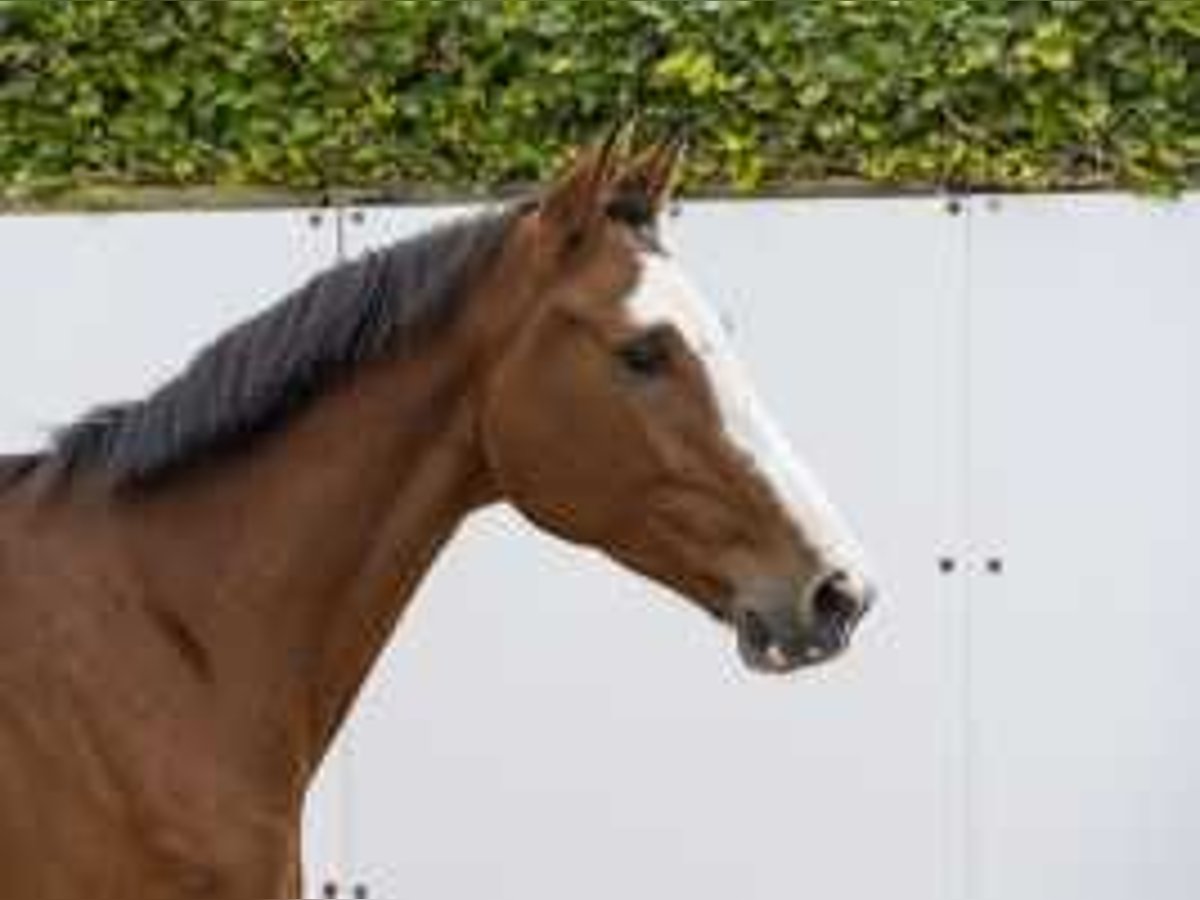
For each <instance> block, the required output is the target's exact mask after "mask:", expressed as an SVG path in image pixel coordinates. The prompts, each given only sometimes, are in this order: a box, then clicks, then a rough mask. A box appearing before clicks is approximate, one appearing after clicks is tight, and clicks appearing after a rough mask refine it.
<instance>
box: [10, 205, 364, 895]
mask: <svg viewBox="0 0 1200 900" xmlns="http://www.w3.org/2000/svg"><path fill="white" fill-rule="evenodd" d="M334 225H335V223H334V222H333V220H332V218H331V217H330V216H329V215H328V214H323V215H321V217H320V218H319V220H317V219H313V218H312V217H311V216H310V214H309V213H308V212H306V211H293V212H233V213H228V212H227V213H188V214H182V213H156V214H136V215H134V214H120V215H87V216H8V217H0V452H5V451H16V450H28V449H33V448H36V447H39V446H41V445H42V444H43V443H44V441H45V438H46V435H47V433H48V431H49V430H50V429H52V428H53V427H54V426H56V425H59V424H61V423H63V422H67V421H70V420H71V419H73V418H74V417H76V416H78V415H79V414H80V413H82V412H83V411H85V410H86V409H88V408H90V407H92V406H94V405H96V404H100V403H105V402H112V401H116V400H123V399H130V398H134V397H139V396H142V395H144V394H145V393H147V392H148V391H149V390H150V389H151V388H153V387H154V386H155V385H156V384H157V383H159V382H160V381H162V380H163V379H164V378H167V377H169V376H171V375H173V374H174V373H175V372H176V371H178V370H179V369H180V368H181V367H182V366H183V364H184V363H185V362H186V361H187V360H188V359H189V358H190V357H191V356H192V355H193V354H194V353H195V352H196V351H197V350H199V349H200V347H201V346H203V345H204V344H205V343H207V342H208V341H209V340H211V339H212V338H213V337H215V336H216V335H217V334H219V333H220V332H222V331H224V330H225V329H227V328H229V327H230V326H232V325H233V324H235V323H236V322H238V321H240V320H242V319H244V318H246V317H248V316H250V315H252V314H253V313H254V312H256V311H258V310H259V309H262V308H263V307H264V306H266V305H269V304H270V303H272V302H274V301H276V300H278V299H279V298H280V297H282V296H283V294H285V293H286V292H287V291H289V290H290V289H291V288H293V287H296V286H298V285H299V284H300V283H301V282H302V281H303V280H304V279H305V278H306V277H307V276H308V275H309V274H311V273H313V272H315V271H317V270H319V269H321V268H324V267H326V266H329V265H331V264H332V263H333V262H334V261H335V259H336V247H337V240H336V229H335V227H334ZM333 768H334V767H330V773H329V774H327V775H326V776H325V778H324V779H323V780H322V782H321V785H320V786H319V787H318V789H317V790H316V791H315V792H314V795H313V798H312V799H311V801H310V810H311V813H310V821H311V822H312V826H311V828H310V830H309V835H308V837H309V845H310V862H311V864H312V865H311V871H312V873H313V878H314V879H318V880H323V879H325V878H328V877H330V875H331V874H332V873H333V872H335V871H336V866H335V862H336V861H335V859H334V855H335V853H336V850H337V844H338V838H337V834H336V830H337V823H338V821H339V817H340V812H339V811H340V808H341V805H342V801H341V796H340V786H339V785H338V780H339V776H338V775H337V773H336V772H334V771H333Z"/></svg>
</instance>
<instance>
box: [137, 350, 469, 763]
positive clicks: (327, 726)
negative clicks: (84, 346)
mask: <svg viewBox="0 0 1200 900" xmlns="http://www.w3.org/2000/svg"><path fill="white" fill-rule="evenodd" d="M471 393H472V392H471V385H470V376H469V372H468V370H467V366H466V365H465V363H463V362H461V361H459V360H457V359H456V354H455V353H454V350H453V346H452V343H448V344H446V345H443V346H442V348H441V349H440V350H438V351H433V350H431V351H429V352H427V353H424V354H419V355H416V356H412V357H410V358H406V359H399V360H390V361H386V362H380V363H376V364H374V365H371V366H368V367H367V368H366V369H365V370H364V371H361V372H359V373H358V374H357V375H356V376H355V377H353V378H351V379H350V380H348V381H347V382H346V383H345V384H343V385H342V386H341V387H339V388H336V389H334V390H333V391H331V392H330V393H329V394H327V395H326V396H324V397H323V398H321V399H320V400H319V401H317V402H316V403H315V404H314V405H313V406H312V408H310V409H309V410H308V411H307V412H306V413H305V414H304V415H303V416H301V417H300V418H299V419H298V420H296V421H295V422H294V423H292V424H291V425H289V427H288V428H286V429H284V430H283V431H281V432H278V433H276V434H275V435H273V436H271V437H269V438H267V439H265V441H264V442H263V444H261V445H260V446H258V447H256V448H254V449H253V450H251V451H249V452H247V453H245V454H244V455H243V456H241V457H238V458H233V459H230V460H227V461H225V462H222V463H219V464H215V465H213V466H211V467H209V468H208V469H206V470H203V471H200V472H197V473H195V474H194V475H190V476H187V477H185V478H183V479H181V480H180V482H179V483H178V484H176V485H173V486H167V487H165V488H163V489H162V490H161V492H160V493H157V494H155V493H152V494H149V495H147V496H146V497H145V499H143V500H141V501H136V502H134V503H132V504H129V505H128V506H127V507H126V508H125V509H124V510H123V511H122V512H121V514H120V516H119V519H120V521H121V525H122V527H120V528H119V529H117V531H118V533H119V534H120V536H121V537H120V539H121V540H123V541H124V542H125V546H124V547H122V548H121V556H122V557H124V558H128V559H132V560H134V563H133V565H134V566H135V567H136V570H137V574H136V577H137V579H138V583H139V584H141V585H145V590H144V593H145V595H146V597H147V599H146V601H145V602H146V603H147V604H148V605H150V606H152V607H157V608H154V609H153V610H152V612H153V615H152V616H151V619H152V620H153V621H155V622H158V623H160V624H161V623H167V624H166V627H163V628H161V629H160V630H162V631H163V634H164V637H165V638H167V639H169V640H170V641H173V642H174V643H175V644H176V645H178V649H179V651H180V652H179V654H178V656H179V661H180V662H183V663H186V664H187V665H186V666H184V667H182V669H187V668H190V670H191V673H190V675H189V676H188V677H191V678H193V679H194V680H198V681H202V682H206V683H207V689H208V690H209V691H211V692H213V693H215V694H216V695H217V696H218V697H219V700H220V703H221V705H222V706H223V713H224V715H223V717H222V718H223V720H224V721H228V722H230V723H233V724H232V728H231V731H232V732H236V737H237V739H238V740H244V741H246V742H248V744H249V745H250V746H248V747H247V748H246V749H247V750H248V751H249V752H257V753H259V756H260V759H261V761H262V762H263V763H264V764H268V765H270V766H280V768H281V769H283V768H292V769H293V770H294V777H297V778H300V779H304V778H307V776H308V775H309V774H311V771H312V769H313V768H314V767H315V765H316V763H317V762H318V761H319V760H320V758H321V756H322V755H323V754H324V752H325V750H326V749H327V746H328V744H329V742H330V741H331V740H332V737H333V735H334V734H335V732H336V730H337V727H338V725H339V724H340V722H341V720H342V718H343V717H344V715H345V713H346V711H347V709H348V708H349V705H350V703H351V701H352V700H353V698H354V696H355V694H356V692H357V690H358V688H359V687H360V685H361V683H362V681H363V680H364V678H365V677H366V674H367V673H368V671H369V669H370V667H371V664H372V662H373V661H374V660H375V658H376V657H377V656H378V655H379V654H380V653H381V652H382V649H383V647H384V645H385V644H386V642H387V640H388V638H389V636H390V634H391V632H392V630H393V627H394V625H395V623H396V622H397V620H398V619H399V617H400V615H401V613H402V612H403V610H404V608H405V607H406V605H407V602H408V599H409V597H410V596H411V594H412V593H413V591H414V590H415V588H416V587H417V584H418V583H419V581H420V579H421V577H422V576H423V575H424V573H425V572H426V570H427V568H428V566H429V565H430V564H431V562H432V561H433V559H434V557H435V556H436V554H437V552H438V550H439V549H440V548H441V546H442V545H443V543H444V542H445V541H446V540H447V539H448V538H449V537H450V536H451V535H452V533H453V532H454V530H455V528H456V526H457V525H458V524H459V522H460V521H461V519H462V518H463V517H464V516H465V515H466V514H467V512H469V511H470V510H471V509H473V508H474V507H476V506H478V505H481V504H482V503H484V502H487V501H488V500H490V499H491V497H490V489H489V486H488V481H487V477H486V470H485V468H484V464H483V454H482V451H481V449H480V447H479V442H478V439H477V437H476V433H477V429H476V424H475V414H474V410H473V408H472V400H471ZM182 669H181V670H182ZM239 729H240V730H239ZM231 739H232V738H231ZM256 743H257V744H258V745H259V746H254V745H255V744H256ZM283 747H286V748H288V750H287V752H288V753H290V754H291V755H292V759H291V760H289V761H288V762H289V763H291V765H290V766H281V765H280V762H281V761H280V760H278V759H270V760H268V759H266V758H262V757H263V754H267V755H271V754H275V755H277V754H278V752H279V751H280V750H281V749H282V748H283Z"/></svg>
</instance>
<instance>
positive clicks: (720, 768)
mask: <svg viewBox="0 0 1200 900" xmlns="http://www.w3.org/2000/svg"><path fill="white" fill-rule="evenodd" d="M445 212H446V211H445V210H431V209H370V210H366V211H364V212H363V214H362V215H361V216H360V215H353V216H351V215H349V214H346V215H343V216H341V226H342V228H343V231H344V248H345V251H346V252H348V253H356V252H358V251H359V250H360V249H361V248H363V247H365V246H368V245H371V244H375V243H378V242H380V241H386V240H389V239H392V238H394V237H396V236H399V235H402V234H407V233H411V232H412V231H413V230H414V229H417V228H419V227H422V226H423V225H424V224H425V223H427V222H429V221H432V220H434V219H436V218H437V217H439V216H441V215H444V214H445ZM335 224H337V223H334V222H332V221H330V217H329V215H328V214H327V215H326V216H325V218H324V220H323V221H319V222H312V221H310V217H309V214H308V212H306V211H298V212H284V213H280V212H274V213H235V214H228V213H226V214H207V215H127V216H96V217H60V216H54V217H45V218H0V448H3V447H6V446H7V447H9V448H14V447H18V446H22V445H27V444H30V443H34V442H36V441H37V440H38V439H39V434H40V432H41V429H42V428H44V426H45V425H47V424H49V423H52V422H55V421H61V420H63V419H64V418H68V417H70V416H71V415H74V414H76V413H78V412H80V411H82V409H83V408H84V407H85V406H87V405H90V404H91V403H93V402H100V401H104V400H109V399H116V398H119V397H122V396H126V395H129V394H131V393H138V392H141V391H144V390H146V389H147V388H148V387H149V386H150V385H151V384H153V383H154V382H155V381H156V380H157V379H159V378H161V377H163V376H164V375H165V374H168V373H170V372H171V371H172V370H173V369H174V368H175V367H176V366H177V365H178V364H179V363H181V362H182V361H183V359H184V357H185V356H187V355H188V353H189V352H190V351H191V350H193V349H195V347H196V346H198V344H199V343H201V342H202V341H203V340H205V339H207V338H208V337H210V336H211V335H213V334H215V333H216V332H217V331H218V330H220V329H221V328H222V327H225V326H226V325H228V324H232V323H233V322H234V321H236V320H237V319H238V318H241V317H243V316H244V315H246V314H248V313H249V312H252V311H253V310H254V309H257V308H260V307H261V306H262V305H263V304H265V303H268V302H270V301H271V300H272V299H274V298H275V297H277V296H279V295H281V294H282V293H283V291H284V290H285V289H286V288H287V287H288V286H290V285H292V284H294V283H296V282H297V281H298V280H299V279H300V278H301V277H302V276H303V274H304V273H306V272H310V271H312V270H314V269H316V268H319V267H321V266H323V265H325V264H327V263H328V262H331V261H332V260H333V259H334V258H335V256H336V253H337V246H338V241H337V239H336V231H337V229H336V228H335ZM672 231H674V233H675V241H676V243H677V245H678V246H679V247H680V251H681V253H682V255H683V257H684V259H685V261H686V262H688V263H689V264H690V266H691V268H692V270H693V272H694V273H695V275H696V277H697V280H698V281H699V282H700V283H701V284H702V286H704V287H706V288H707V290H708V293H710V294H711V295H713V296H714V297H716V298H717V299H718V302H719V303H720V304H721V305H722V306H723V307H724V308H725V311H726V313H727V315H728V317H729V318H730V319H731V320H732V322H733V324H734V328H735V337H736V340H737V342H738V343H739V344H740V346H741V347H742V349H743V352H744V354H745V356H746V357H747V359H748V361H749V363H750V366H751V368H752V369H753V370H754V371H755V372H756V374H757V375H758V377H759V380H760V381H761V383H762V386H763V388H764V392H765V393H766V395H767V397H768V399H769V400H770V401H771V402H772V405H773V406H774V407H775V409H776V411H777V413H778V414H779V416H780V418H781V419H782V420H783V421H784V424H785V426H786V428H787V429H788V430H789V431H790V432H791V433H792V436H793V437H794V439H795V441H796V443H797V444H798V445H799V446H800V447H801V448H802V450H804V451H805V452H806V454H807V455H808V456H809V457H810V459H811V461H812V463H813V465H814V467H815V468H816V469H817V470H818V471H819V472H820V473H822V474H823V475H824V476H825V478H826V480H827V481H828V486H829V489H830V493H831V494H832V495H833V496H834V498H835V499H836V500H837V501H838V502H839V504H840V505H842V506H844V507H845V510H846V512H847V514H848V515H849V517H850V518H851V519H852V520H853V521H854V522H855V524H856V525H857V526H858V527H859V529H860V530H861V532H862V533H863V537H864V539H865V542H866V544H867V545H868V549H869V550H870V552H871V553H872V556H873V557H874V558H875V559H876V561H877V563H878V565H879V568H880V569H881V571H882V575H883V581H884V586H885V589H886V598H885V601H884V603H883V604H882V605H881V607H880V608H879V609H878V610H877V612H876V614H874V615H873V616H872V620H871V621H869V622H868V624H867V625H866V626H865V628H864V631H863V633H862V636H861V639H860V641H859V644H858V647H857V648H856V650H855V652H854V653H853V655H852V656H850V657H848V658H847V659H845V660H844V661H842V662H840V663H838V664H837V665H835V666H833V667H830V668H828V669H826V670H822V671H818V672H813V673H809V674H805V675H802V676H800V677H798V678H795V679H792V680H789V681H786V682H772V681H765V680H762V679H759V678H753V677H750V676H747V675H744V674H743V673H742V672H741V671H740V670H739V669H738V667H737V665H736V662H735V659H734V655H733V653H732V649H731V647H730V646H729V641H728V639H727V637H726V636H725V635H723V634H721V633H720V631H719V630H718V629H717V628H715V627H714V626H713V625H711V624H710V623H709V622H708V621H707V620H706V619H704V618H703V617H701V616H699V615H696V614H694V613H692V612H690V611H689V610H687V609H684V608H683V606H682V604H680V603H679V602H678V601H676V600H674V599H673V598H670V597H669V596H667V595H666V594H665V593H664V592H662V591H660V590H658V589H657V588H654V587H652V586H650V585H648V584H646V583H645V582H642V581H639V580H637V579H635V578H634V577H632V576H630V575H627V574H625V573H623V572H619V571H617V570H615V569H614V568H612V567H610V566H609V565H607V564H606V563H603V562H602V561H600V560H599V559H597V558H595V557H593V556H592V555H589V554H586V553H581V552H579V551H576V550H569V549H566V548H564V547H561V546H559V545H557V544H555V543H553V542H552V541H550V540H548V539H546V538H543V537H541V536H539V535H536V534H534V533H533V532H532V530H531V529H529V528H528V527H527V526H525V525H524V524H523V523H522V522H520V521H519V520H518V519H517V518H516V517H515V516H513V515H511V514H507V513H504V512H499V511H498V512H496V513H492V514H487V515H485V516H482V517H480V518H479V519H478V520H477V521H476V522H474V523H472V525H471V527H469V528H468V529H467V531H466V533H465V534H463V535H462V536H461V537H460V538H459V540H458V541H457V542H456V543H455V544H454V545H453V546H452V547H451V548H450V550H449V551H448V553H447V554H446V556H445V557H444V558H443V559H442V560H441V561H440V563H439V565H438V567H437V568H436V570H435V572H434V573H433V575H432V576H431V578H430V580H429V582H428V583H427V585H426V586H425V589H424V591H423V592H422V594H421V596H420V597H419V599H418V601H417V604H416V606H415V607H414V610H413V613H412V614H411V615H410V616H409V619H408V622H407V623H406V626H405V628H404V630H403V631H402V633H401V634H400V636H399V637H398V639H397V641H396V642H395V645H394V647H393V649H392V651H391V652H389V654H388V655H387V657H386V659H385V660H383V661H382V663H381V665H380V667H379V669H378V671H377V672H376V674H375V677H374V678H373V679H372V681H371V683H370V684H369V685H368V688H367V690H366V692H365V695H364V697H363V699H362V702H361V704H360V707H359V710H358V713H357V715H356V717H355V719H354V721H353V722H352V724H351V726H350V728H349V729H348V730H347V732H346V734H345V735H344V737H343V740H342V741H341V743H340V745H339V748H338V752H337V753H336V754H335V756H334V758H333V760H332V761H331V765H330V766H329V767H328V768H327V771H326V772H325V773H323V782H322V787H321V789H320V791H319V793H318V795H317V799H316V800H315V801H314V804H313V808H312V810H311V815H310V834H309V844H310V846H311V850H312V858H311V866H310V868H311V871H312V872H313V875H314V883H313V885H311V886H310V893H312V894H313V895H316V893H317V889H318V887H319V884H320V882H321V881H323V880H326V879H328V880H333V881H336V882H337V883H338V884H339V886H340V890H341V892H342V894H343V895H344V896H350V895H351V892H352V890H353V888H354V887H356V886H362V887H363V888H366V889H367V891H368V892H369V894H370V896H372V897H388V898H392V897H399V896H421V897H422V898H427V900H428V898H432V900H438V898H447V900H449V898H458V897H462V896H469V895H483V894H484V893H486V895H487V896H489V897H493V898H510V897H511V898H514V900H516V898H521V900H541V898H550V897H558V896H561V895H567V896H572V897H576V898H592V897H595V898H601V897H604V898H610V897H612V896H630V897H650V896H658V895H665V896H688V897H689V898H693V900H706V898H718V897H721V898H725V897H729V896H736V897H739V898H747V900H753V898H758V897H764V898H765V897H772V898H774V897H776V896H778V895H779V894H780V893H781V892H782V893H784V894H795V895H810V896H820V897H822V900H874V898H877V897H879V896H883V895H892V896H902V897H910V896H911V897H921V898H931V900H993V898H995V900H1001V898H1012V897H1020V898H1021V900H1042V898H1045V900H1135V898H1140V897H1141V896H1143V892H1144V891H1146V892H1149V893H1147V894H1146V895H1147V896H1148V895H1149V894H1153V895H1154V896H1156V898H1167V900H1175V898H1179V900H1183V898H1185V897H1187V898H1190V897H1192V896H1193V895H1194V892H1195V888H1196V886H1197V885H1200V862H1198V861H1197V859H1196V857H1195V855H1194V853H1192V852H1191V850H1190V849H1189V848H1192V847H1194V846H1196V845H1197V843H1198V839H1200V778H1197V777H1194V776H1193V775H1192V774H1191V771H1192V770H1193V769H1194V764H1193V761H1194V760H1195V759H1196V758H1197V756H1198V751H1200V713H1198V712H1197V711H1196V710H1197V709H1200V707H1197V706H1196V705H1195V704H1189V703H1188V698H1189V694H1190V691H1189V689H1188V687H1189V684H1190V683H1192V682H1194V681H1196V680H1198V678H1200V612H1197V611H1196V607H1195V605H1194V604H1193V603H1191V600H1192V598H1193V597H1195V596H1196V595H1197V589H1198V588H1200V561H1198V560H1197V554H1196V553H1195V552H1193V551H1191V549H1190V548H1191V540H1190V539H1191V538H1192V536H1193V535H1195V534H1197V533H1198V529H1197V528H1196V527H1195V526H1196V525H1197V524H1198V523H1197V517H1198V516H1200V477H1198V476H1197V469H1196V464H1195V462H1194V460H1195V459H1196V458H1197V455H1196V453H1195V451H1196V450H1197V449H1200V448H1198V446H1197V445H1198V444H1200V404H1197V402H1196V401H1197V399H1198V398H1197V396H1196V392H1197V390H1198V389H1197V388H1196V387H1194V386H1195V385H1196V384H1197V383H1198V381H1197V378H1196V375H1197V374H1198V373H1197V371H1196V365H1197V363H1195V361H1194V354H1193V352H1192V347H1193V346H1195V344H1196V342H1197V339H1198V338H1200V303H1198V302H1197V301H1200V296H1198V295H1197V294H1198V292H1197V288H1196V285H1197V284H1200V268H1198V267H1200V255H1198V254H1196V253H1195V251H1194V249H1193V248H1195V247H1196V246H1200V197H1194V196H1193V197H1189V198H1188V199H1187V200H1186V201H1184V202H1182V203H1177V204H1161V203H1151V202H1145V201H1137V200H1132V199H1129V198H1125V197H1118V196H1089V197H1029V198H1002V199H995V198H976V199H972V200H970V201H968V202H967V203H966V204H965V208H964V210H963V212H962V214H961V215H953V214H951V212H950V211H949V210H948V208H947V206H946V204H945V203H944V202H943V201H941V200H938V199H932V198H930V199H903V200H825V201H780V202H754V203H748V202H747V203H704V204H692V205H689V206H688V207H687V209H686V211H685V213H684V214H683V216H682V217H681V218H680V219H679V220H677V221H676V222H673V223H672ZM993 558H995V559H996V560H998V561H999V562H1000V563H1001V565H1002V569H1001V571H1000V572H998V573H992V572H989V571H988V568H987V565H986V563H987V562H988V560H990V559H993ZM942 560H948V561H951V562H953V563H954V564H955V565H954V568H953V570H952V571H949V572H943V571H942V570H941V569H940V567H939V563H940V562H941V561H942Z"/></svg>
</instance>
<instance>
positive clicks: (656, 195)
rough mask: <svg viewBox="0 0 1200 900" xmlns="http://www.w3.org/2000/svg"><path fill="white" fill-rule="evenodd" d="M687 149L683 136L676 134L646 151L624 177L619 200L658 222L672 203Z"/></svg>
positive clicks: (625, 172) (618, 185)
mask: <svg viewBox="0 0 1200 900" xmlns="http://www.w3.org/2000/svg"><path fill="white" fill-rule="evenodd" d="M685 146H686V141H685V139H684V137H683V135H682V134H675V135H672V136H671V137H670V138H668V139H667V140H665V141H662V142H660V143H658V144H655V145H654V146H652V147H650V148H649V149H647V150H646V151H644V152H643V153H642V154H641V155H640V156H638V157H637V158H636V159H635V160H634V161H633V162H632V163H631V164H630V165H629V166H628V167H627V168H626V169H625V171H624V172H622V173H621V176H620V178H619V179H618V181H617V187H616V194H617V196H618V197H621V198H622V199H623V200H624V201H625V203H626V204H628V205H629V206H630V207H631V208H632V207H638V208H641V209H642V210H645V211H646V212H647V213H648V214H649V216H650V218H657V216H658V214H659V213H660V212H662V210H663V208H664V207H665V206H666V205H667V202H668V201H669V200H670V199H671V190H672V188H673V187H674V184H675V175H676V173H677V172H678V171H679V164H680V161H681V160H682V159H683V151H684V149H685Z"/></svg>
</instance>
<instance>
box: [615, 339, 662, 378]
mask: <svg viewBox="0 0 1200 900" xmlns="http://www.w3.org/2000/svg"><path fill="white" fill-rule="evenodd" d="M617 353H618V355H619V356H620V358H621V363H622V364H623V365H624V366H625V368H626V369H628V370H629V371H630V372H633V373H634V374H635V375H639V376H642V377H644V378H645V377H651V376H654V375H658V374H660V373H661V372H663V371H664V370H665V369H666V368H667V366H668V365H669V364H670V362H671V347H670V341H669V335H668V334H667V333H666V332H665V331H664V330H662V329H654V330H652V331H648V332H646V333H645V334H642V335H639V336H638V337H636V338H634V339H633V340H631V341H629V342H628V343H626V344H624V345H623V346H622V347H621V348H620V349H619V350H618V351H617Z"/></svg>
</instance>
